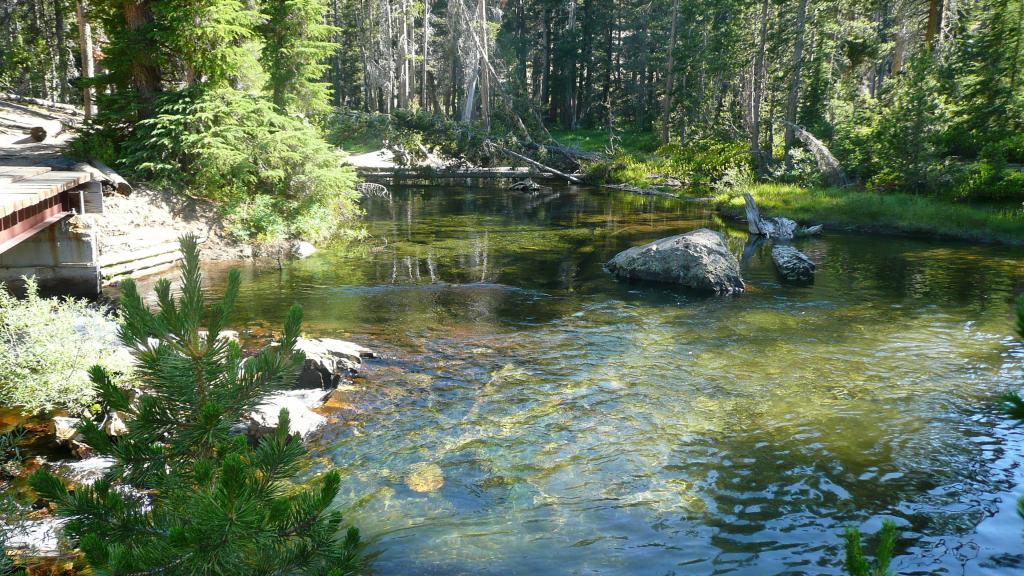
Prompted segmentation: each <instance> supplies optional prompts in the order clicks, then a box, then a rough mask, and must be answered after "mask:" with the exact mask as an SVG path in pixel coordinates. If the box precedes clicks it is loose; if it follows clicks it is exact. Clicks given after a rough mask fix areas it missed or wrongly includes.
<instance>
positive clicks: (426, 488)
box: [405, 462, 444, 492]
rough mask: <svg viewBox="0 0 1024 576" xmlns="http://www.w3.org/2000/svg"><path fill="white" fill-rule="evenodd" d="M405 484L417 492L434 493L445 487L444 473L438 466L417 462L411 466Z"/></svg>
mask: <svg viewBox="0 0 1024 576" xmlns="http://www.w3.org/2000/svg"><path fill="white" fill-rule="evenodd" d="M405 483H406V484H408V486H409V488H410V489H412V490H413V491H415V492H434V491H435V490H440V489H441V487H442V486H444V472H443V471H442V470H441V467H440V466H438V465H437V464H431V463H430V462H417V463H415V464H413V465H412V466H409V476H408V477H407V478H406V480H405Z"/></svg>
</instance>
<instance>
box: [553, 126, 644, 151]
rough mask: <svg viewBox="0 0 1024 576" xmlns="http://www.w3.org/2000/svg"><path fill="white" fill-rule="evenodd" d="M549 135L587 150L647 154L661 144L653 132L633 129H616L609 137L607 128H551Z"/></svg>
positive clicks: (567, 144) (566, 144) (565, 143)
mask: <svg viewBox="0 0 1024 576" xmlns="http://www.w3.org/2000/svg"><path fill="white" fill-rule="evenodd" d="M551 137H552V138H554V139H555V140H557V141H558V142H559V143H560V144H562V145H564V146H571V147H573V148H579V149H580V150H584V151H587V152H607V151H608V150H609V149H616V148H621V149H622V150H623V151H625V152H627V153H632V154H648V153H651V152H654V151H656V150H657V149H658V147H659V146H661V143H660V142H659V141H658V135H657V134H655V133H654V132H641V131H635V130H625V131H616V132H615V133H614V135H612V136H611V137H609V135H608V131H607V130H604V129H600V128H580V129H577V130H551Z"/></svg>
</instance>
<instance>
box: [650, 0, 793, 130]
mask: <svg viewBox="0 0 1024 576" xmlns="http://www.w3.org/2000/svg"><path fill="white" fill-rule="evenodd" d="M801 1H802V2H806V1H807V0H801ZM678 25H679V0H672V28H671V32H670V33H669V41H668V66H667V67H666V69H665V100H664V101H663V102H662V111H661V143H662V144H668V141H669V137H670V136H671V130H670V127H669V124H670V123H671V120H672V92H673V90H674V88H675V87H674V86H673V83H674V82H675V80H676V70H675V58H674V55H675V48H676V28H677V27H678Z"/></svg>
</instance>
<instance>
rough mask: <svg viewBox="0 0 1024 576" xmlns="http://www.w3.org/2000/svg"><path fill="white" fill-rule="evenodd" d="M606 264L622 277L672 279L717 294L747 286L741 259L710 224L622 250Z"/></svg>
mask: <svg viewBox="0 0 1024 576" xmlns="http://www.w3.org/2000/svg"><path fill="white" fill-rule="evenodd" d="M605 266H606V268H607V269H608V271H609V272H611V273H612V274H615V275H616V276H619V277H623V278H635V279H638V280H652V281H655V282H672V283H675V284H681V285H683V286H686V287H688V288H693V289H694V290H701V291H706V292H714V293H716V294H734V293H739V292H743V289H744V285H743V278H742V277H741V276H740V263H739V261H737V260H736V257H735V256H733V254H732V252H729V248H728V246H726V244H725V238H724V237H723V236H722V235H721V234H720V233H718V232H714V231H712V230H708V229H707V228H701V229H699V230H694V231H693V232H687V233H686V234H680V235H678V236H670V237H668V238H662V239H660V240H655V241H654V242H651V243H650V244H644V245H643V246H634V247H633V248H629V249H626V250H623V251H622V252H619V253H618V254H616V255H615V257H614V258H612V259H611V261H609V262H608V264H606V265H605Z"/></svg>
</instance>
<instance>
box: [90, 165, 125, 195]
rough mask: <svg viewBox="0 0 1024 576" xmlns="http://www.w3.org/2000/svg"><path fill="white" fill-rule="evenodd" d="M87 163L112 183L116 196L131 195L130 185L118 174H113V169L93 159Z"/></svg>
mask: <svg viewBox="0 0 1024 576" xmlns="http://www.w3.org/2000/svg"><path fill="white" fill-rule="evenodd" d="M89 163H90V164H92V165H93V166H94V167H95V168H96V169H97V170H99V171H100V172H102V173H103V175H104V176H106V177H107V178H108V179H109V180H110V181H111V182H112V183H113V186H114V190H116V191H117V193H118V194H122V195H124V196H128V195H130V194H131V193H132V185H131V184H129V183H128V181H127V180H125V179H124V178H122V177H121V175H120V174H118V173H117V172H115V171H114V169H113V168H111V167H110V166H107V165H106V164H104V163H103V162H101V161H99V160H97V159H95V158H90V159H89Z"/></svg>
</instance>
